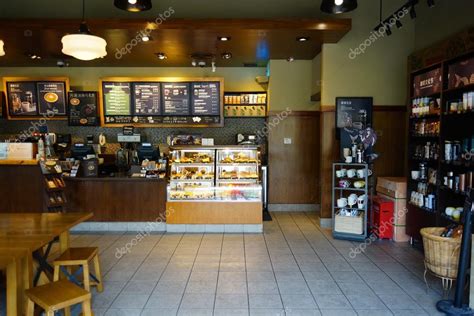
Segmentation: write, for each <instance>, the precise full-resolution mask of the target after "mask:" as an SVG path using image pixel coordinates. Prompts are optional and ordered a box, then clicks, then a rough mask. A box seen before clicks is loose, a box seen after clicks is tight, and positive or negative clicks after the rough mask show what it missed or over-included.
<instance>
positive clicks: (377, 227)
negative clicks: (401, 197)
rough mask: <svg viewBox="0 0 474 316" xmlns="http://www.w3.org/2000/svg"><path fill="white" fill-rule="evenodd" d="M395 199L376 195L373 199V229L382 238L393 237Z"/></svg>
mask: <svg viewBox="0 0 474 316" xmlns="http://www.w3.org/2000/svg"><path fill="white" fill-rule="evenodd" d="M393 209H394V204H393V201H390V200H387V199H384V198H383V197H381V196H378V195H376V196H374V197H373V199H372V211H373V212H374V213H373V219H374V222H373V225H374V227H373V229H374V233H375V234H376V235H377V236H378V237H379V238H380V239H385V238H386V239H392V238H393V220H394V218H393Z"/></svg>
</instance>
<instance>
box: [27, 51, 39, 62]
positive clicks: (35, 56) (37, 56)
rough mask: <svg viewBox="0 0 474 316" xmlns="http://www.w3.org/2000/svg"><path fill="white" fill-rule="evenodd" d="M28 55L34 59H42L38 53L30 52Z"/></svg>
mask: <svg viewBox="0 0 474 316" xmlns="http://www.w3.org/2000/svg"><path fill="white" fill-rule="evenodd" d="M27 56H28V57H29V58H30V59H33V60H38V59H41V56H40V55H36V54H33V53H29V54H27Z"/></svg>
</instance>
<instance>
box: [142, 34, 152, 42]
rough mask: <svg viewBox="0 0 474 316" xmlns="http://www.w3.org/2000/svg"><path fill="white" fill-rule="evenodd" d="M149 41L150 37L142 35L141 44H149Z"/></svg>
mask: <svg viewBox="0 0 474 316" xmlns="http://www.w3.org/2000/svg"><path fill="white" fill-rule="evenodd" d="M149 41H151V37H150V36H148V35H142V42H149Z"/></svg>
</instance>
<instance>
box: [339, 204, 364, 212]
mask: <svg viewBox="0 0 474 316" xmlns="http://www.w3.org/2000/svg"><path fill="white" fill-rule="evenodd" d="M334 208H335V209H338V210H341V209H346V210H358V211H361V212H365V209H360V208H358V207H339V206H337V205H336V206H334Z"/></svg>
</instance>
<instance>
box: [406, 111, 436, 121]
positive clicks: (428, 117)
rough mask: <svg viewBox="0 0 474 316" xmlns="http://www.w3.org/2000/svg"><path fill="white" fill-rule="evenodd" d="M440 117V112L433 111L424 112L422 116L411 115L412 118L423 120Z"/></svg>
mask: <svg viewBox="0 0 474 316" xmlns="http://www.w3.org/2000/svg"><path fill="white" fill-rule="evenodd" d="M439 117H440V114H439V113H436V114H435V113H433V114H424V115H421V116H410V120H414V121H416V120H422V119H432V118H435V119H436V118H439Z"/></svg>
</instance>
